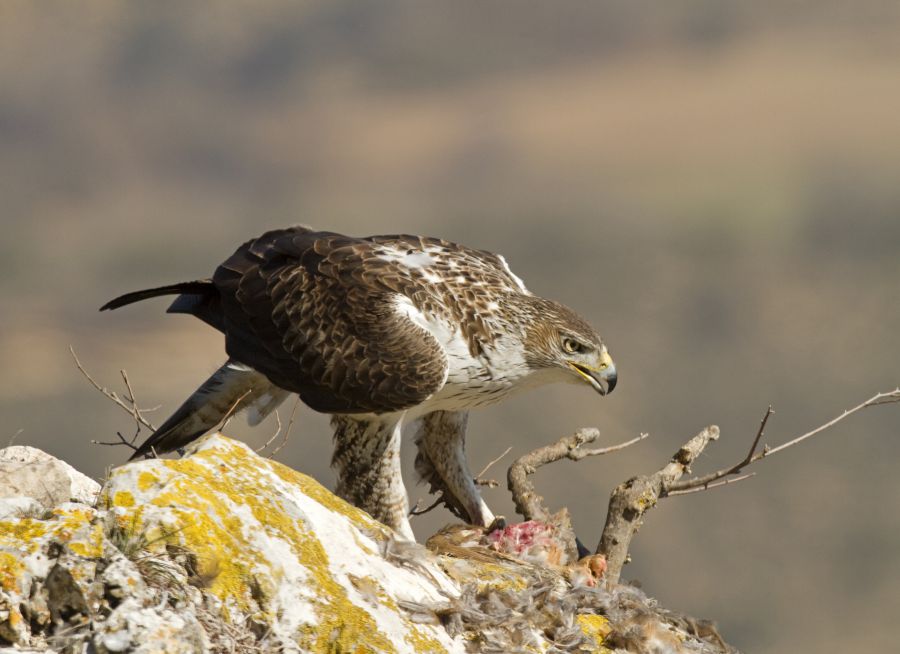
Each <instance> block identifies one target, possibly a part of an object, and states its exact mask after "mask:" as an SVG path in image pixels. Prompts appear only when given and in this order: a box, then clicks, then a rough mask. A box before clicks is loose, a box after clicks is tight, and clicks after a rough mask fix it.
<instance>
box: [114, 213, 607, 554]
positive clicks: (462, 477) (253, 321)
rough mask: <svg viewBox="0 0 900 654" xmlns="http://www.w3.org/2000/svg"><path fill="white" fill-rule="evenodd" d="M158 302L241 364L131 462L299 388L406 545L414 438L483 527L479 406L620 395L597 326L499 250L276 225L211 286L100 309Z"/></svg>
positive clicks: (156, 291)
mask: <svg viewBox="0 0 900 654" xmlns="http://www.w3.org/2000/svg"><path fill="white" fill-rule="evenodd" d="M159 295H178V297H177V298H176V299H175V301H174V302H173V303H172V305H171V306H170V307H169V309H168V310H169V312H170V313H188V314H191V315H194V316H196V317H197V318H199V319H200V320H203V321H204V322H206V323H208V324H209V325H211V326H213V327H214V328H216V329H218V330H219V331H221V332H222V333H224V334H225V350H226V352H227V353H228V357H229V358H228V360H227V361H226V362H225V364H224V365H222V367H221V368H219V369H218V370H217V371H216V372H215V373H213V375H212V376H211V377H210V378H209V379H207V380H206V381H205V382H204V383H203V384H202V385H201V386H200V388H198V389H197V390H196V391H195V392H194V393H193V395H191V396H190V397H189V398H188V399H187V401H186V402H185V403H184V404H183V405H181V407H179V408H178V410H177V411H175V413H174V414H173V415H172V416H171V417H170V418H169V419H168V420H166V421H165V423H163V425H162V426H160V428H159V429H158V430H157V431H156V432H155V433H154V434H153V435H152V436H150V438H148V439H147V440H146V441H145V442H144V443H143V444H142V445H141V447H140V448H138V450H137V451H136V452H135V454H134V456H133V457H132V458H135V457H139V456H142V455H148V454H151V453H154V452H155V453H163V452H170V451H172V450H174V449H176V448H179V447H182V446H184V445H186V444H187V443H189V442H191V441H193V440H194V439H196V438H198V437H200V436H201V435H203V434H204V433H206V432H207V431H209V430H211V429H213V428H214V427H215V426H216V425H218V424H219V423H220V422H221V421H222V419H223V418H224V417H225V415H226V413H227V412H228V411H229V410H232V411H237V410H241V409H247V410H248V414H249V422H250V424H257V423H258V422H260V421H261V420H262V419H263V418H265V417H266V416H267V415H268V414H270V413H271V412H272V411H273V410H274V409H275V407H277V406H278V405H279V404H280V403H281V402H282V401H283V400H284V399H285V398H286V397H287V396H288V395H289V394H290V393H297V394H298V395H299V396H300V399H302V400H303V402H304V403H305V404H306V405H307V406H309V407H310V408H312V409H314V410H316V411H320V412H323V413H330V414H332V425H333V426H334V429H335V434H334V440H335V451H334V457H333V461H332V464H333V466H334V467H335V468H336V469H337V473H338V484H337V489H336V492H337V493H338V494H339V495H340V496H342V497H343V498H345V499H346V500H348V501H349V502H351V503H353V504H355V505H356V506H358V507H360V508H362V509H364V510H365V511H368V512H369V513H370V514H371V515H372V516H373V517H374V518H376V519H377V520H380V521H381V522H383V523H385V524H387V525H389V526H391V527H393V528H394V529H396V530H397V531H398V532H400V533H401V534H402V535H403V536H405V537H407V538H410V539H412V538H413V533H412V529H411V528H410V525H409V520H408V517H407V515H408V513H409V507H408V500H407V495H406V490H405V488H404V486H403V479H402V477H401V474H400V436H401V431H402V430H403V429H407V430H409V431H411V432H413V433H415V439H416V442H417V444H418V447H419V457H418V460H417V469H419V470H420V472H422V473H424V474H425V475H426V476H429V477H430V478H431V480H432V485H433V486H436V487H440V488H442V490H443V491H444V496H445V499H446V500H447V501H448V504H449V505H451V508H453V509H454V510H455V512H456V513H458V514H459V515H460V516H461V517H462V518H463V519H465V520H468V522H470V523H472V524H476V525H482V526H486V525H488V524H490V523H491V522H492V521H493V518H494V516H493V514H492V513H491V511H490V509H488V507H487V505H486V504H485V502H484V500H482V499H481V495H480V494H479V492H478V489H477V487H476V486H475V483H474V481H473V478H472V474H471V473H470V472H469V468H468V466H467V464H466V459H465V429H466V418H467V415H468V410H469V409H472V408H475V407H480V406H487V405H489V404H494V403H495V402H499V401H501V400H503V399H504V398H505V397H507V396H508V395H510V394H511V393H513V392H514V391H518V390H520V389H523V388H529V387H533V386H539V385H541V384H548V383H551V382H557V381H568V382H580V383H586V384H588V385H589V386H591V388H593V389H594V390H596V391H597V392H598V393H600V394H601V395H606V394H607V393H609V392H610V391H612V390H613V388H614V387H615V385H616V368H615V366H614V365H613V361H612V359H611V358H610V356H609V353H608V352H607V350H606V346H605V345H604V344H603V341H602V339H601V338H600V336H599V334H597V332H596V331H594V329H593V328H592V327H591V326H590V325H589V324H588V323H587V322H585V321H584V320H583V319H582V318H580V317H579V316H578V315H577V314H575V313H574V312H573V311H572V310H571V309H569V308H567V307H565V306H563V305H562V304H559V303H558V302H553V301H552V300H545V299H543V298H540V297H537V296H535V295H533V294H532V293H531V292H529V291H528V289H527V288H525V285H524V284H523V283H522V280H520V279H519V278H518V277H516V276H515V275H514V274H513V273H512V271H510V269H509V266H508V265H507V264H506V261H505V260H504V259H503V257H502V256H500V255H497V254H492V253H490V252H485V251H483V250H474V249H471V248H467V247H465V246H462V245H457V244H455V243H450V242H448V241H443V240H440V239H437V238H426V237H421V236H407V235H400V236H369V237H366V238H353V237H350V236H343V235H341V234H335V233H333V232H317V231H314V230H312V229H310V228H308V227H300V226H298V227H289V228H287V229H279V230H275V231H271V232H267V233H265V234H263V235H262V236H260V237H259V238H255V239H252V240H250V241H247V242H246V243H244V244H243V245H242V246H240V247H239V248H238V249H237V251H236V252H235V253H234V254H233V255H231V257H230V258H228V259H227V260H226V261H225V262H224V263H223V264H222V265H220V266H219V267H218V268H217V269H216V271H215V273H214V274H213V276H212V278H211V279H201V280H198V281H193V282H184V283H180V284H173V285H171V286H163V287H160V288H153V289H148V290H144V291H137V292H134V293H128V294H126V295H123V296H121V297H118V298H116V299H115V300H112V301H111V302H108V303H107V304H105V305H104V306H103V307H102V308H101V311H103V310H106V309H116V308H118V307H121V306H124V305H126V304H131V303H132V302H137V301H139V300H145V299H147V298H151V297H156V296H159Z"/></svg>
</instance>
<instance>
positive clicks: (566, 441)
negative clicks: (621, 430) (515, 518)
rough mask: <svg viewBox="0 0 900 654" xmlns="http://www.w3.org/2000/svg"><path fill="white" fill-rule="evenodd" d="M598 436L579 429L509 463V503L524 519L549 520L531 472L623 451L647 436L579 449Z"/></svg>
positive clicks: (585, 429)
mask: <svg viewBox="0 0 900 654" xmlns="http://www.w3.org/2000/svg"><path fill="white" fill-rule="evenodd" d="M599 437H600V430H599V429H594V428H583V429H579V430H578V431H576V432H575V433H574V434H572V435H570V436H565V437H563V438H560V439H559V440H558V441H556V442H555V443H552V444H551V445H545V446H543V447H539V448H537V449H536V450H532V451H531V452H529V453H528V454H525V455H524V456H520V457H519V458H518V459H516V460H515V461H513V464H512V465H511V466H510V467H509V471H508V472H507V475H506V479H507V484H508V486H509V490H510V492H511V493H512V498H513V502H515V504H516V511H517V512H518V513H519V514H521V515H522V517H524V518H525V519H526V520H547V519H549V517H550V511H549V510H547V507H546V506H544V498H543V497H541V496H540V495H538V494H537V491H535V489H534V484H533V483H531V480H530V479H528V477H529V475H533V474H534V473H535V471H536V470H537V469H538V468H540V467H541V466H543V465H547V464H548V463H554V462H555V461H559V460H560V459H571V460H572V461H580V460H581V459H583V458H585V457H588V456H602V455H603V454H609V453H610V452H617V451H618V450H623V449H625V448H626V447H628V446H630V445H634V444H635V443H637V442H639V441H642V440H644V439H645V438H647V434H641V435H640V436H638V437H637V438H632V439H631V440H630V441H626V442H624V443H619V444H618V445H612V446H610V447H598V448H594V449H583V446H585V445H589V444H590V443H593V442H594V441H596V440H597V439H598V438H599Z"/></svg>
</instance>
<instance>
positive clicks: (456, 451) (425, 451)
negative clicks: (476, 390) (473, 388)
mask: <svg viewBox="0 0 900 654" xmlns="http://www.w3.org/2000/svg"><path fill="white" fill-rule="evenodd" d="M468 420H469V414H468V412H466V411H432V412H431V413H428V414H426V415H425V416H423V417H422V418H421V419H420V421H419V424H418V430H417V433H416V435H415V441H416V444H417V445H418V447H419V455H418V456H417V457H416V470H417V471H418V472H419V474H420V475H421V477H422V478H423V479H424V480H425V481H428V482H430V483H431V489H432V491H434V490H440V491H442V492H443V494H444V501H445V503H446V504H447V505H448V507H449V508H450V510H451V511H453V512H454V513H456V514H457V515H458V516H459V517H461V518H463V519H464V520H465V519H468V521H469V523H471V524H473V525H480V526H482V527H487V526H488V525H490V524H491V523H492V522H493V521H494V514H493V513H491V510H490V509H489V508H488V505H487V504H486V503H485V501H484V500H483V499H482V498H481V493H479V492H478V487H477V486H476V485H475V479H474V477H473V475H472V473H471V472H469V466H468V463H467V462H466V425H467V423H468ZM463 512H464V514H463Z"/></svg>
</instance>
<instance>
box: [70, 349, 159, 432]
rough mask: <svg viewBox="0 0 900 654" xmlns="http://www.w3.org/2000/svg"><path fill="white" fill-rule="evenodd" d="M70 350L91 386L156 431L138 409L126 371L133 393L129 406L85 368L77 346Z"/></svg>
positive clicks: (138, 421)
mask: <svg viewBox="0 0 900 654" xmlns="http://www.w3.org/2000/svg"><path fill="white" fill-rule="evenodd" d="M69 352H71V354H72V358H73V359H74V360H75V365H76V367H77V368H78V370H79V371H80V372H81V374H82V375H84V377H85V379H87V380H88V381H89V382H90V383H91V386H93V387H94V388H96V389H97V390H98V391H100V392H101V393H103V395H105V396H106V397H107V398H109V399H110V400H112V401H113V402H115V403H116V404H117V405H118V406H119V407H121V409H122V410H123V411H125V412H126V413H127V414H128V415H130V416H132V417H133V418H134V419H135V420H136V421H137V423H138V424H139V425H143V426H144V427H146V428H147V429H150V430H151V431H156V427H154V426H153V424H152V423H151V422H150V421H149V420H147V419H146V418H144V416H143V412H142V411H141V410H140V409H138V408H137V406H136V405H135V404H133V401H134V394H133V393H132V391H131V387H130V384H129V383H128V378H127V377H126V375H125V371H122V377H123V378H124V379H125V384H126V386H127V387H128V390H129V393H131V398H130V399H131V401H132V405H131V406H129V405H128V404H126V403H125V402H123V401H122V398H120V397H119V396H118V395H117V394H116V393H115V392H114V391H111V390H109V389H108V388H106V387H105V386H101V385H100V384H99V383H97V381H96V380H95V379H94V378H93V377H91V375H90V373H89V372H88V371H87V370H85V369H84V366H83V365H81V361H80V360H79V359H78V355H77V354H75V348H73V347H72V346H71V345H70V346H69Z"/></svg>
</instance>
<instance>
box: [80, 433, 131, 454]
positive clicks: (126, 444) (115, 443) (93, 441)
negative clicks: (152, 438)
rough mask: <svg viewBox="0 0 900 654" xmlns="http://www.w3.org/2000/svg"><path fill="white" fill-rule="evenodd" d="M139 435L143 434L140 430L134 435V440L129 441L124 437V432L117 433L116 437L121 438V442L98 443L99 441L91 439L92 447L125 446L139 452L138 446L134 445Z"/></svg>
mask: <svg viewBox="0 0 900 654" xmlns="http://www.w3.org/2000/svg"><path fill="white" fill-rule="evenodd" d="M139 433H141V432H140V430H138V431H137V433H136V434H135V435H134V438H132V439H131V440H130V441H129V440H128V439H126V438H125V437H124V436H122V432H120V431H117V432H116V436H118V437H119V440H117V441H98V440H94V439H91V445H113V446H118V445H125V446H127V447H130V448H131V449H132V450H134V451H137V449H138V448H137V445H135V444H134V441H135V439H136V438H137V434H139Z"/></svg>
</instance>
